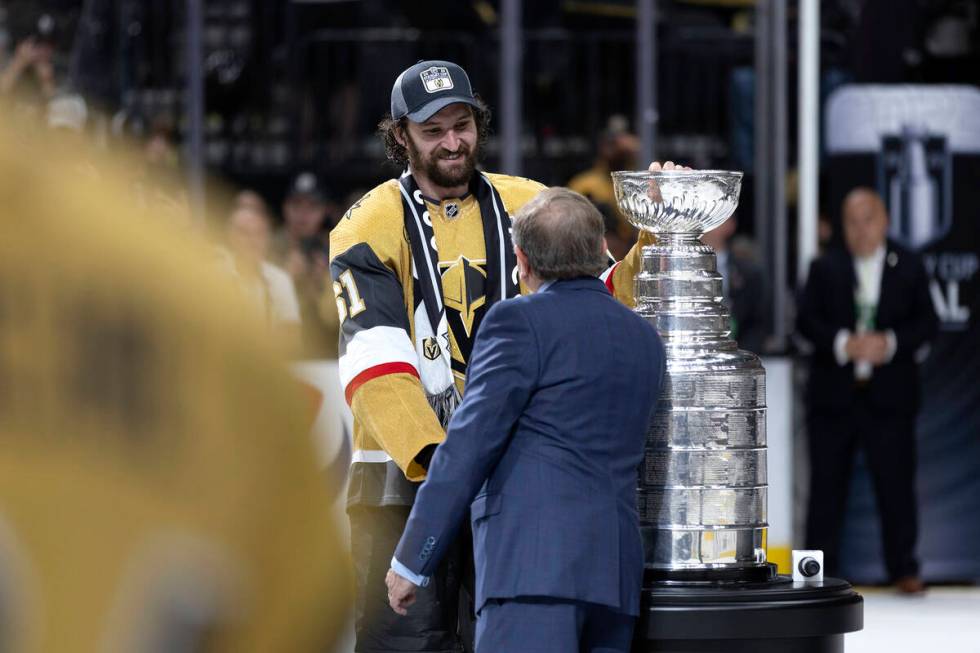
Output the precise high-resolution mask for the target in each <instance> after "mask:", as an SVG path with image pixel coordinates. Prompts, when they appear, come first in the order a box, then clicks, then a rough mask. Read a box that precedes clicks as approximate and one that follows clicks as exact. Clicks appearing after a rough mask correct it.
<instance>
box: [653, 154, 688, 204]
mask: <svg viewBox="0 0 980 653" xmlns="http://www.w3.org/2000/svg"><path fill="white" fill-rule="evenodd" d="M690 169H691V168H689V167H687V166H682V165H680V164H679V163H674V162H673V161H665V162H664V163H663V164H661V163H660V161H654V162H653V163H651V164H650V167H648V168H647V170H649V171H650V172H661V171H663V170H690ZM647 197H649V198H650V201H652V202H663V201H664V198H663V195H661V193H660V185H659V184H658V183H657V180H656V179H651V180H650V185H649V187H648V188H647Z"/></svg>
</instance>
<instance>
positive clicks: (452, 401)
mask: <svg viewBox="0 0 980 653" xmlns="http://www.w3.org/2000/svg"><path fill="white" fill-rule="evenodd" d="M425 398H426V399H428V400H429V405H430V406H431V407H432V410H433V412H435V414H436V417H437V418H439V423H440V424H442V428H444V429H445V428H448V427H449V420H450V418H452V416H453V413H454V412H456V408H457V407H459V404H460V402H461V401H462V400H463V397H462V396H461V395H460V394H459V391H458V390H457V389H456V384H455V383H453V384H452V385H451V386H449V387H448V388H446V390H445V391H443V392H440V393H439V394H436V395H430V394H427V395H426V396H425Z"/></svg>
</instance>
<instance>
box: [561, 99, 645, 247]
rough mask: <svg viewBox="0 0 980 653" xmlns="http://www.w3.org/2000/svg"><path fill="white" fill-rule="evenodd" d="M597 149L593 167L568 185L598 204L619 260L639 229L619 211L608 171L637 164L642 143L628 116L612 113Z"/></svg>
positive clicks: (610, 242)
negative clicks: (628, 120) (631, 130)
mask: <svg viewBox="0 0 980 653" xmlns="http://www.w3.org/2000/svg"><path fill="white" fill-rule="evenodd" d="M597 150H598V156H597V157H596V160H595V163H594V164H593V165H592V167H591V168H589V169H588V170H585V171H584V172H581V173H579V174H577V175H575V176H574V177H572V179H571V180H570V181H569V182H568V187H569V188H570V189H572V190H574V191H575V192H577V193H581V194H582V195H585V196H586V197H588V198H589V199H590V200H592V203H593V204H595V205H596V206H597V207H598V209H599V212H600V213H602V215H603V217H604V218H605V221H606V242H607V243H608V244H609V251H610V252H612V255H613V256H614V257H615V258H616V259H617V260H618V259H621V258H623V257H624V256H626V253H627V252H629V249H630V247H632V246H633V243H635V242H636V229H634V228H633V225H631V224H630V223H629V222H628V221H627V220H626V217H625V216H624V215H623V214H622V213H620V211H619V206H618V205H617V204H616V195H615V193H614V192H613V183H612V177H611V176H610V174H609V173H610V172H612V171H614V170H632V169H633V168H635V167H636V157H637V155H638V154H639V151H640V146H639V142H638V141H637V138H636V136H634V135H633V134H631V133H630V132H629V130H628V129H627V124H626V120H625V118H623V117H622V116H613V117H612V118H610V119H609V125H608V126H607V127H606V129H605V130H604V131H603V132H602V134H601V135H600V136H599V142H598V145H597Z"/></svg>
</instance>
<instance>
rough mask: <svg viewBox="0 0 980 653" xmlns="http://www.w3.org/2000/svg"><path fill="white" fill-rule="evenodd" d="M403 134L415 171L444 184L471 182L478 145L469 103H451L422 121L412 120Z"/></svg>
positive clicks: (437, 184) (451, 185) (445, 186)
mask: <svg viewBox="0 0 980 653" xmlns="http://www.w3.org/2000/svg"><path fill="white" fill-rule="evenodd" d="M402 136H403V137H404V138H405V142H404V143H402V144H403V145H404V146H405V149H406V150H407V151H408V160H409V163H410V164H411V166H412V172H413V173H415V174H419V173H421V174H422V175H424V176H425V177H427V178H428V179H429V180H430V181H432V183H434V184H435V185H436V186H440V187H442V188H455V187H457V186H462V185H464V184H468V183H469V181H470V178H471V177H472V176H473V172H474V170H476V159H477V154H478V149H479V135H478V133H477V128H476V120H475V119H474V117H473V110H472V109H471V108H470V107H469V105H466V104H450V105H449V106H447V107H445V108H443V109H442V110H440V111H439V112H437V113H436V114H435V115H434V116H432V117H431V118H429V119H428V120H426V121H425V122H422V123H417V122H412V121H410V120H409V121H408V122H407V125H406V128H405V129H404V130H403V131H402Z"/></svg>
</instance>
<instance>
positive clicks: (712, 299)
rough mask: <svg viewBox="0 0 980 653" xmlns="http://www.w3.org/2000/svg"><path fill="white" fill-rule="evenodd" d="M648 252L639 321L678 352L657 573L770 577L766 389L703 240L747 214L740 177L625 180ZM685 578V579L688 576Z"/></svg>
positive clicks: (648, 493) (650, 526)
mask: <svg viewBox="0 0 980 653" xmlns="http://www.w3.org/2000/svg"><path fill="white" fill-rule="evenodd" d="M612 177H613V184H614V186H615V191H616V201H617V203H618V204H619V207H620V209H621V210H622V212H623V215H625V216H626V217H627V219H628V220H629V221H630V222H631V223H632V224H634V225H635V226H637V227H638V228H640V229H643V230H645V231H648V232H652V233H654V234H655V235H656V237H657V242H656V244H654V245H650V246H647V247H644V248H643V263H642V268H641V270H640V272H639V273H638V274H637V277H636V287H635V291H636V292H635V296H636V311H637V313H639V314H640V315H642V316H643V317H644V318H646V319H647V320H649V321H650V322H651V323H652V324H653V325H654V326H655V327H657V330H658V331H659V332H660V335H661V337H662V338H663V341H664V344H665V345H666V349H667V375H666V378H665V381H664V389H663V394H662V396H661V398H660V406H659V409H658V411H657V414H656V417H655V418H654V420H653V422H652V423H651V424H650V430H649V432H648V434H647V444H646V460H645V464H644V466H643V468H642V469H641V473H640V480H639V491H638V503H639V514H640V524H641V530H642V532H643V537H644V546H645V556H646V567H647V569H648V570H652V571H654V572H659V573H660V574H662V576H661V577H665V578H668V579H670V578H684V577H687V578H690V577H692V576H691V573H694V574H697V573H698V572H708V571H710V572H711V573H712V574H713V577H717V576H718V573H719V572H720V573H722V574H724V573H725V572H726V571H727V572H729V573H733V574H739V573H740V572H746V571H749V570H751V569H753V568H754V569H759V568H762V567H765V566H766V548H765V547H766V526H767V524H766V491H767V484H766V483H767V481H766V406H765V401H766V385H765V384H766V377H765V370H764V369H763V367H762V364H761V363H760V361H759V357H758V356H756V355H755V354H753V353H750V352H747V351H741V350H739V349H738V346H737V345H736V343H735V341H734V340H732V339H731V337H730V334H731V319H730V316H729V313H728V310H727V309H726V307H725V305H724V304H723V303H722V278H721V275H720V274H719V273H718V266H717V259H716V257H715V253H714V251H713V250H712V249H711V248H710V247H708V246H706V245H704V244H702V243H701V241H700V237H701V235H702V234H703V233H704V232H705V231H708V230H710V229H713V228H715V227H717V226H718V225H720V224H721V223H722V222H724V221H725V220H726V219H727V218H728V217H729V216H730V215H731V214H732V213H733V212H734V211H735V207H736V206H738V196H739V191H740V189H741V184H742V173H741V172H728V171H722V170H698V171H691V170H669V171H661V172H614V173H612ZM685 574H686V575H685Z"/></svg>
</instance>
